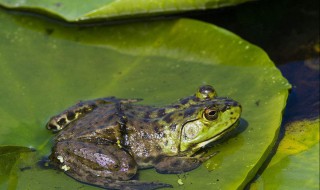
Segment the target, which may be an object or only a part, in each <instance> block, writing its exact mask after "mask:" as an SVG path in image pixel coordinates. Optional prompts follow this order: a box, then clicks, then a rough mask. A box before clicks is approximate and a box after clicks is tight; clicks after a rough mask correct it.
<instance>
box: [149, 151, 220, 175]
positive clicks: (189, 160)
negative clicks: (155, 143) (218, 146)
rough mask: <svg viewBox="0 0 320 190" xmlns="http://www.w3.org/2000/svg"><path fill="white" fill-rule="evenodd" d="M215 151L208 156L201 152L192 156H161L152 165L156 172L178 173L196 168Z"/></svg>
mask: <svg viewBox="0 0 320 190" xmlns="http://www.w3.org/2000/svg"><path fill="white" fill-rule="evenodd" d="M217 153H218V152H214V153H213V154H210V155H208V156H203V154H204V153H202V154H199V155H196V156H194V157H163V158H162V159H160V161H159V162H158V163H156V164H155V166H154V167H155V169H156V171H157V172H158V173H166V174H168V173H169V174H179V173H183V172H187V171H190V170H193V169H196V168H197V167H199V166H200V164H201V163H203V162H205V161H207V160H208V159H210V158H211V157H213V156H214V155H216V154H217Z"/></svg>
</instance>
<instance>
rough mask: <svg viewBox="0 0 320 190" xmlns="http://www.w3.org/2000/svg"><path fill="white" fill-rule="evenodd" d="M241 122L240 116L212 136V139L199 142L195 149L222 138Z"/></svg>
mask: <svg viewBox="0 0 320 190" xmlns="http://www.w3.org/2000/svg"><path fill="white" fill-rule="evenodd" d="M239 124H240V118H238V119H237V120H236V121H235V122H234V123H233V124H232V125H231V126H230V127H228V128H226V129H225V130H223V131H221V132H220V133H218V134H216V135H215V136H213V137H211V138H210V139H208V140H206V141H203V142H201V143H199V144H197V145H196V146H195V147H194V148H193V149H198V148H202V147H204V146H206V145H208V144H209V143H211V142H214V141H216V140H218V139H220V138H221V137H224V136H225V134H226V133H229V132H230V131H232V130H233V129H235V128H236V127H238V126H239Z"/></svg>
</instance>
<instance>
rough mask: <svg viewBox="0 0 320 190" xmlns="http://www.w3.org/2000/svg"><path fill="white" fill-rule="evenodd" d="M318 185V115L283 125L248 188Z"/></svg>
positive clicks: (308, 186) (299, 187)
mask: <svg viewBox="0 0 320 190" xmlns="http://www.w3.org/2000/svg"><path fill="white" fill-rule="evenodd" d="M301 188H303V189H310V190H311V189H319V119H316V120H302V121H296V122H292V123H290V124H289V125H288V126H286V133H285V136H284V139H282V141H281V142H280V144H279V147H278V149H277V153H276V154H275V156H274V157H273V158H272V160H271V162H270V164H269V165H268V167H267V168H266V170H265V171H264V172H263V173H262V175H261V177H260V178H259V179H258V181H257V182H255V183H254V184H253V185H251V189H252V190H253V189H301Z"/></svg>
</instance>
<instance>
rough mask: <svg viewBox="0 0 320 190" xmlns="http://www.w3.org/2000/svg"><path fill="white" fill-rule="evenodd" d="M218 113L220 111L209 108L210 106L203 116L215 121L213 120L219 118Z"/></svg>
mask: <svg viewBox="0 0 320 190" xmlns="http://www.w3.org/2000/svg"><path fill="white" fill-rule="evenodd" d="M218 114H219V111H217V110H214V109H209V108H207V109H205V110H204V112H203V116H204V117H205V118H206V119H207V120H209V121H213V120H215V119H217V118H218Z"/></svg>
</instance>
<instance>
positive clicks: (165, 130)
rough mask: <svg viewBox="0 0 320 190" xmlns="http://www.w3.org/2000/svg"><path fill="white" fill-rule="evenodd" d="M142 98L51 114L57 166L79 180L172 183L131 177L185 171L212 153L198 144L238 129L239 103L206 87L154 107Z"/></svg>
mask: <svg viewBox="0 0 320 190" xmlns="http://www.w3.org/2000/svg"><path fill="white" fill-rule="evenodd" d="M137 101H140V99H118V98H115V97H107V98H101V99H95V100H90V101H84V102H80V103H78V104H76V105H74V106H72V107H70V108H68V109H66V110H65V111H63V112H62V113H60V114H58V115H56V116H53V117H52V118H51V119H50V120H49V122H48V124H47V128H48V129H49V130H52V131H53V132H55V133H57V135H56V137H55V139H54V141H55V145H54V147H53V149H52V154H51V155H50V157H49V158H50V160H51V163H52V164H53V165H55V166H56V167H59V168H61V169H62V170H64V171H65V173H66V174H67V175H69V176H71V177H73V178H75V179H76V180H78V181H81V182H86V183H90V184H93V185H96V186H99V187H103V188H110V189H127V190H136V189H145V190H149V189H150V190H151V189H156V188H161V187H171V185H169V184H164V183H161V182H141V181H137V180H132V177H133V176H135V175H136V173H137V172H138V170H139V169H140V168H149V167H154V168H155V169H156V171H157V172H159V173H182V172H186V171H190V170H192V169H194V168H196V167H198V166H199V165H200V164H201V163H203V162H204V161H206V160H208V159H209V158H211V157H212V156H213V155H214V154H212V155H207V156H205V155H204V154H203V152H202V151H200V149H203V148H204V147H205V145H207V144H208V143H210V142H213V141H215V140H217V139H219V138H220V137H222V136H224V135H225V134H226V133H227V132H229V131H230V130H232V129H234V128H235V127H236V126H237V124H238V120H239V118H240V114H241V105H240V104H239V103H238V102H236V101H234V100H232V99H230V98H222V97H217V93H216V91H215V90H214V89H213V88H212V87H211V86H208V85H206V86H202V87H200V88H199V89H198V91H197V92H196V93H195V94H194V95H192V96H189V97H186V98H183V99H181V100H179V101H178V103H175V104H172V105H168V106H164V107H154V106H146V105H140V104H135V102H137Z"/></svg>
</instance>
